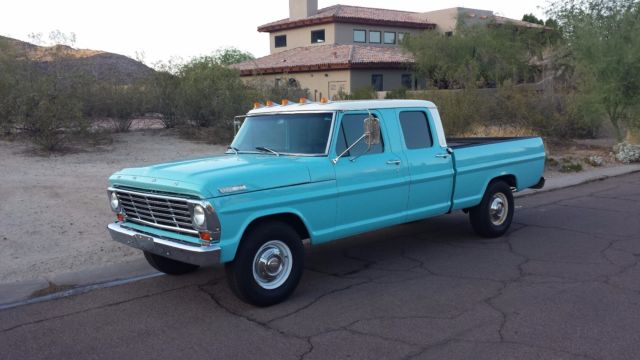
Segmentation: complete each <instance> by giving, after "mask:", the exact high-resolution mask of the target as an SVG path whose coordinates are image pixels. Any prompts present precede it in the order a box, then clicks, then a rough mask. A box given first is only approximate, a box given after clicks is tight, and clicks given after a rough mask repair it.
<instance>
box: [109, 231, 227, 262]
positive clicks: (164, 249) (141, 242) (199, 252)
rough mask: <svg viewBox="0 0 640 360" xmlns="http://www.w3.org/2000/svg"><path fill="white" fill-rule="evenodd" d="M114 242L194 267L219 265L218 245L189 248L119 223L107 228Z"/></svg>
mask: <svg viewBox="0 0 640 360" xmlns="http://www.w3.org/2000/svg"><path fill="white" fill-rule="evenodd" d="M107 228H108V229H109V233H110V234H111V238H112V239H113V240H114V241H117V242H119V243H123V244H125V245H129V246H131V247H134V248H136V249H140V250H143V251H148V252H150V253H153V254H156V255H160V256H164V257H166V258H169V259H173V260H177V261H182V262H185V263H188V264H194V265H201V266H206V265H214V264H218V263H220V252H221V248H220V246H218V245H210V246H190V245H184V244H180V243H177V242H173V241H169V240H165V239H161V238H157V237H154V236H149V235H146V234H141V233H139V232H137V231H134V230H131V229H128V228H125V227H123V226H121V225H120V224H119V223H112V224H109V225H108V226H107Z"/></svg>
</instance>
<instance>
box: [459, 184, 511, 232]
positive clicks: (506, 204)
mask: <svg viewBox="0 0 640 360" xmlns="http://www.w3.org/2000/svg"><path fill="white" fill-rule="evenodd" d="M513 210H514V206H513V194H512V193H511V188H510V187H509V185H508V184H507V183H505V182H504V181H495V182H492V183H490V184H489V186H488V187H487V190H486V191H485V193H484V196H483V197H482V201H481V202H480V204H479V205H477V206H475V207H473V208H471V209H470V210H469V219H470V220H471V226H472V227H473V230H474V231H475V232H476V233H477V234H478V235H480V236H484V237H488V238H495V237H499V236H502V235H504V233H505V232H507V230H508V229H509V227H510V226H511V221H512V220H513Z"/></svg>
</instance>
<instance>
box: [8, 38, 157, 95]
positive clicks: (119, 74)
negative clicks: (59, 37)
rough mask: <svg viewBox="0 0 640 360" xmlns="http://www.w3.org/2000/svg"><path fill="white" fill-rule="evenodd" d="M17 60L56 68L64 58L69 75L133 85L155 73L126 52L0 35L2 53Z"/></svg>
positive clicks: (46, 69) (50, 68) (46, 68)
mask: <svg viewBox="0 0 640 360" xmlns="http://www.w3.org/2000/svg"><path fill="white" fill-rule="evenodd" d="M2 52H4V53H8V54H10V55H11V56H15V57H16V58H17V59H22V60H30V61H32V62H34V64H35V65H36V66H38V67H39V68H41V69H43V70H45V71H51V70H52V60H53V59H54V57H56V56H57V57H58V58H60V57H62V58H63V63H64V66H63V67H62V69H63V71H64V72H65V73H66V75H69V76H87V77H90V78H91V79H95V80H97V81H108V82H111V83H116V84H131V83H134V82H136V81H138V80H141V79H144V78H146V77H148V76H149V75H151V74H152V73H153V71H154V70H153V69H151V68H150V67H148V66H146V65H145V64H143V63H141V62H139V61H136V60H133V59H131V58H129V57H126V56H124V55H119V54H114V53H110V52H106V51H99V50H88V49H75V48H72V47H69V46H66V45H55V46H38V45H34V44H31V43H28V42H24V41H20V40H16V39H12V38H8V37H4V36H0V53H2Z"/></svg>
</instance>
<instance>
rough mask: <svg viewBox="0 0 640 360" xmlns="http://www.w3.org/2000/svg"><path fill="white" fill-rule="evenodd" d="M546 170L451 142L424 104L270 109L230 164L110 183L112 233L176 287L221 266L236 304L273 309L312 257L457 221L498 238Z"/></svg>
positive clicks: (488, 146)
mask: <svg viewBox="0 0 640 360" xmlns="http://www.w3.org/2000/svg"><path fill="white" fill-rule="evenodd" d="M544 161H545V151H544V145H543V142H542V139H541V138H539V137H521V138H456V139H446V138H445V135H444V129H443V127H442V123H441V121H440V115H439V114H438V110H437V108H436V106H435V105H434V104H433V103H431V102H428V101H420V100H367V101H339V102H321V103H310V102H308V101H301V102H300V103H293V104H287V105H270V106H262V107H257V108H256V109H254V110H252V111H250V112H249V113H248V114H247V115H246V117H245V118H244V121H243V122H242V126H241V127H240V129H239V131H238V133H237V135H236V136H235V139H234V140H233V143H232V144H231V146H229V150H228V151H227V152H226V153H225V154H223V155H218V156H211V157H207V158H202V159H195V160H186V161H177V162H171V163H166V164H159V165H152V166H145V167H136V168H128V169H123V170H121V171H118V172H116V173H115V174H113V175H112V176H111V177H110V178H109V189H108V196H109V202H110V205H111V209H112V210H113V211H114V212H115V214H116V219H117V221H115V222H114V223H111V224H109V225H108V229H109V232H110V233H111V236H112V238H113V239H114V240H115V241H118V242H121V243H123V244H126V245H129V246H132V247H135V248H138V249H141V250H142V251H143V252H144V256H145V257H146V259H147V260H148V262H149V263H150V265H151V266H153V267H154V268H156V269H157V270H159V271H161V272H164V273H167V274H172V275H179V274H185V273H188V272H191V271H194V270H196V269H197V268H198V267H199V266H206V265H213V264H219V263H224V264H226V271H227V279H228V282H229V284H230V287H231V289H232V290H233V292H234V293H235V294H236V295H238V296H239V297H240V298H241V299H243V300H244V301H247V302H249V303H252V304H255V305H258V306H267V305H272V304H275V303H278V302H281V301H283V300H284V299H286V298H287V297H288V296H289V295H290V294H291V293H292V292H293V291H294V290H295V288H296V286H297V285H298V282H299V281H300V277H301V275H302V273H303V269H304V252H305V246H306V245H316V244H321V243H325V242H328V241H333V240H337V239H340V238H344V237H348V236H351V235H355V234H359V233H363V232H368V231H373V230H376V229H380V228H384V227H388V226H392V225H396V224H401V223H406V222H411V221H416V220H420V219H425V218H429V217H432V216H438V215H442V214H447V213H450V212H452V211H456V210H462V211H465V212H468V213H469V218H470V220H471V225H472V227H473V229H474V230H475V232H476V233H477V234H478V235H480V236H484V237H497V236H501V235H502V234H504V233H505V232H506V231H507V229H508V228H509V226H510V224H511V220H512V218H513V212H514V209H515V207H514V204H513V195H512V192H514V191H520V190H523V189H526V188H540V187H542V186H543V185H544V178H543V177H542V173H543V168H544ZM389 246H394V245H393V244H392V243H390V244H389Z"/></svg>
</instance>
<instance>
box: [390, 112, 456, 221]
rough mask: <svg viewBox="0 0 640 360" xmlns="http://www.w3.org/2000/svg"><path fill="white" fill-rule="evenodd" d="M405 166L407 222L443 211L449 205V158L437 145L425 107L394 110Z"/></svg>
mask: <svg viewBox="0 0 640 360" xmlns="http://www.w3.org/2000/svg"><path fill="white" fill-rule="evenodd" d="M397 121H398V122H399V126H400V129H401V133H402V140H403V145H404V152H405V157H406V159H407V164H408V168H409V178H410V180H409V202H408V210H407V211H408V221H413V220H417V219H421V218H425V217H430V216H434V215H439V214H444V213H446V212H447V211H449V208H450V206H451V194H452V191H453V180H454V171H453V159H452V158H451V156H450V154H449V153H448V152H447V149H446V148H443V147H442V146H440V145H439V142H438V134H437V132H436V130H435V126H434V125H435V123H434V119H433V118H431V114H430V112H429V111H427V109H402V110H398V111H397Z"/></svg>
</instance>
